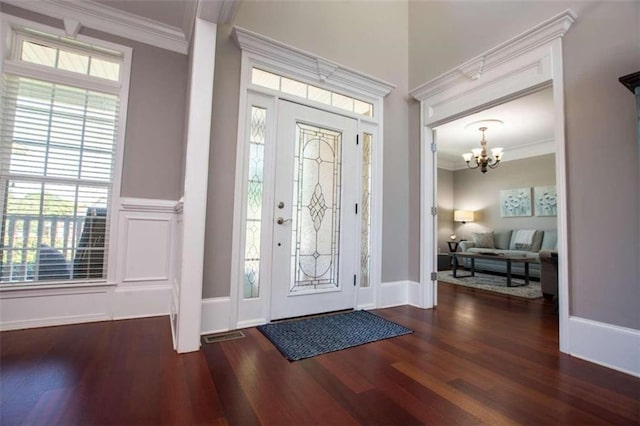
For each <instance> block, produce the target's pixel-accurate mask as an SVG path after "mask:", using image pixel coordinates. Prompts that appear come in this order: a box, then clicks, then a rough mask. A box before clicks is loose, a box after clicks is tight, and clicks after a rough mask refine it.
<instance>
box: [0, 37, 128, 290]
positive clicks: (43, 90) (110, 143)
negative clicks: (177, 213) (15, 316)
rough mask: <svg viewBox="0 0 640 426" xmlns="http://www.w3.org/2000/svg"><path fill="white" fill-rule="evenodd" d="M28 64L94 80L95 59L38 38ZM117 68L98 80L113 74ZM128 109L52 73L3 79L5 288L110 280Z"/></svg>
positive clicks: (0, 167)
mask: <svg viewBox="0 0 640 426" xmlns="http://www.w3.org/2000/svg"><path fill="white" fill-rule="evenodd" d="M74 55H75V56H74ZM20 58H21V60H25V61H27V62H31V63H37V64H38V65H42V66H44V67H54V68H57V69H63V70H64V72H69V71H71V72H81V73H83V74H86V75H88V74H89V73H91V66H90V64H91V62H92V61H91V59H90V56H89V55H85V57H84V58H83V57H82V55H78V54H75V53H73V52H65V51H64V50H63V49H50V48H48V47H46V46H41V45H35V47H34V46H33V45H29V42H28V41H24V42H23V45H22V50H21V56H20ZM99 66H101V65H99ZM107 68H108V69H107V70H106V71H105V69H104V67H103V68H102V71H96V72H95V73H102V74H101V75H112V76H113V75H114V74H113V68H109V67H107ZM96 69H97V68H96ZM109 69H110V70H111V71H109ZM110 72H111V74H109V73H110ZM45 74H46V73H45ZM117 74H118V76H117V78H118V79H119V65H118V71H117ZM100 78H103V77H100ZM51 80H55V78H52V79H51ZM119 104H120V102H119V96H118V95H116V94H110V93H103V92H100V91H96V90H89V89H86V88H82V87H72V86H69V85H63V84H59V83H56V82H54V81H47V79H46V76H45V78H43V79H38V78H32V77H25V76H21V75H18V74H4V75H3V80H2V110H1V122H0V124H1V126H0V141H1V145H0V195H1V196H2V197H1V199H0V200H1V203H2V215H3V217H2V227H1V228H0V233H1V243H2V256H1V257H0V282H4V283H6V282H20V281H39V280H68V279H82V280H87V279H104V277H105V271H106V252H107V250H108V238H107V237H108V229H107V224H108V211H109V207H110V199H111V189H112V188H111V186H112V177H113V167H114V159H115V148H116V135H117V130H118V129H117V123H118V114H119Z"/></svg>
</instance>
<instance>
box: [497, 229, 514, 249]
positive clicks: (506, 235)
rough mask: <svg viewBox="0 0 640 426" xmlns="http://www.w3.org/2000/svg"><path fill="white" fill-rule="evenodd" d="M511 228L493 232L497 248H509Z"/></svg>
mask: <svg viewBox="0 0 640 426" xmlns="http://www.w3.org/2000/svg"><path fill="white" fill-rule="evenodd" d="M511 232H512V231H511V230H508V231H498V232H494V233H493V243H494V245H495V247H496V248H497V249H502V250H509V243H510V242H511Z"/></svg>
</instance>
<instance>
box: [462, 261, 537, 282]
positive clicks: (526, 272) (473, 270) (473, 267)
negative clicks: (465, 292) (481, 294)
mask: <svg viewBox="0 0 640 426" xmlns="http://www.w3.org/2000/svg"><path fill="white" fill-rule="evenodd" d="M451 256H452V257H453V277H454V278H464V277H474V276H475V275H476V259H490V260H501V261H503V262H506V263H507V287H523V286H525V285H529V263H531V262H537V259H536V258H534V257H525V256H513V255H509V256H508V255H504V254H483V253H466V252H464V253H460V252H455V253H451ZM459 258H468V259H471V269H470V272H471V273H470V274H469V275H458V266H459V262H458V260H459ZM513 263H524V284H520V285H514V284H512V282H511V265H512V264H513Z"/></svg>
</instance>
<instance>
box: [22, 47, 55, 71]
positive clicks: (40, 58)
mask: <svg viewBox="0 0 640 426" xmlns="http://www.w3.org/2000/svg"><path fill="white" fill-rule="evenodd" d="M56 53H57V49H54V48H51V47H48V46H43V45H41V44H37V43H32V42H30V41H24V42H23V43H22V54H21V56H20V59H22V60H23V61H25V62H32V63H34V64H39V65H45V66H47V67H55V66H56Z"/></svg>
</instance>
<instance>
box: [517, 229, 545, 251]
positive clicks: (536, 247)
mask: <svg viewBox="0 0 640 426" xmlns="http://www.w3.org/2000/svg"><path fill="white" fill-rule="evenodd" d="M518 231H519V230H518V229H516V230H515V231H513V233H512V234H511V241H510V242H509V250H525V251H535V252H539V251H540V246H541V245H542V237H543V235H544V231H535V232H534V234H533V238H532V239H531V246H527V247H522V246H520V245H519V244H516V241H515V240H516V238H517V235H518Z"/></svg>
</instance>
